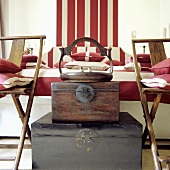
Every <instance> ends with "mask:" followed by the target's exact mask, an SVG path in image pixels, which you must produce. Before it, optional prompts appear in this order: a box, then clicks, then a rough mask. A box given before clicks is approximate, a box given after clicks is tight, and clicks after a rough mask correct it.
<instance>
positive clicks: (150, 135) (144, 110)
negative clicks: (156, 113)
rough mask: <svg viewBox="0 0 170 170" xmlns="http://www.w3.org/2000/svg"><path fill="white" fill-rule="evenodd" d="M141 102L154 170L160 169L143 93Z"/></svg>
mask: <svg viewBox="0 0 170 170" xmlns="http://www.w3.org/2000/svg"><path fill="white" fill-rule="evenodd" d="M141 102H142V107H143V112H144V116H145V122H146V126H147V129H148V133H149V139H150V145H151V151H152V156H153V160H154V166H155V170H162V166H161V163H160V161H159V159H158V156H159V153H158V149H157V145H156V140H155V134H154V129H153V126H152V121H151V117H150V114H149V109H148V103H147V100H146V95H145V94H143V95H142V98H141Z"/></svg>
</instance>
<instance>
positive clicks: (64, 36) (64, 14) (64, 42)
mask: <svg viewBox="0 0 170 170" xmlns="http://www.w3.org/2000/svg"><path fill="white" fill-rule="evenodd" d="M67 13H68V8H67V0H62V46H67V20H68V18H67Z"/></svg>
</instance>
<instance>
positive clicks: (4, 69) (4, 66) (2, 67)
mask: <svg viewBox="0 0 170 170" xmlns="http://www.w3.org/2000/svg"><path fill="white" fill-rule="evenodd" d="M21 70H22V69H21V68H20V67H18V66H17V65H16V64H14V63H12V62H11V61H9V60H5V59H3V58H0V73H17V72H19V71H21Z"/></svg>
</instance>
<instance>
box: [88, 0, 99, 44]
mask: <svg viewBox="0 0 170 170" xmlns="http://www.w3.org/2000/svg"><path fill="white" fill-rule="evenodd" d="M90 37H91V38H93V39H95V40H97V41H98V0H91V1H90ZM91 46H94V45H91Z"/></svg>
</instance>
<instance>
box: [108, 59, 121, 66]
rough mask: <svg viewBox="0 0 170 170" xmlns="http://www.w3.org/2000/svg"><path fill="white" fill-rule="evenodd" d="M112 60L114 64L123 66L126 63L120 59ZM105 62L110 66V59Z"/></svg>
mask: <svg viewBox="0 0 170 170" xmlns="http://www.w3.org/2000/svg"><path fill="white" fill-rule="evenodd" d="M112 62H113V66H123V65H124V64H123V63H122V62H120V61H118V60H112ZM105 63H106V64H108V65H109V66H110V60H107V61H106V62H105Z"/></svg>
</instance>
